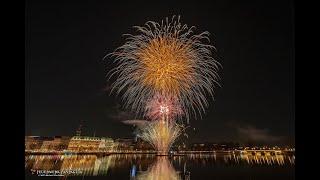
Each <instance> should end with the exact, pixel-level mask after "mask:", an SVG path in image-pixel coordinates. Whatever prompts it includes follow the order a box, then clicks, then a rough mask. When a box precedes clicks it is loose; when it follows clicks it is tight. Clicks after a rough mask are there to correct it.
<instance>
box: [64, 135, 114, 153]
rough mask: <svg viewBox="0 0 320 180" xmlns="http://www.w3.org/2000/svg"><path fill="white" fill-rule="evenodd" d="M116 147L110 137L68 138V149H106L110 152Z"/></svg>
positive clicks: (85, 150)
mask: <svg viewBox="0 0 320 180" xmlns="http://www.w3.org/2000/svg"><path fill="white" fill-rule="evenodd" d="M116 147H117V145H116V143H115V142H114V141H113V139H111V138H100V137H88V136H74V137H72V138H71V139H70V142H69V145H68V148H67V150H68V151H80V152H81V151H84V152H87V151H107V152H111V151H113V150H114V149H115V148H116Z"/></svg>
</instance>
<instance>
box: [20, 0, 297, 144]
mask: <svg viewBox="0 0 320 180" xmlns="http://www.w3.org/2000/svg"><path fill="white" fill-rule="evenodd" d="M116 2H118V4H117V3H111V2H110V1H81V2H79V1H61V2H57V1H41V0H37V1H35V0H28V1H27V4H26V120H25V121H26V135H42V136H53V135H73V134H74V133H75V130H76V128H77V127H78V125H79V122H80V121H84V126H85V128H84V130H83V132H84V133H85V134H87V135H93V133H94V132H95V134H96V136H111V137H114V138H116V137H130V136H132V132H133V130H132V127H130V126H127V125H123V124H122V123H121V122H120V121H121V120H126V119H130V118H133V117H131V116H130V115H128V114H127V113H126V112H124V111H123V110H121V109H120V108H119V104H120V102H119V100H120V99H119V98H114V97H113V96H109V92H108V91H105V89H107V88H106V87H108V86H109V85H110V83H111V82H107V79H106V77H105V75H106V72H107V71H108V68H110V67H109V64H108V63H106V62H104V61H103V60H102V58H103V57H104V56H105V55H106V54H107V53H110V52H112V51H113V50H114V49H115V48H116V47H118V46H120V45H122V44H123V43H124V38H123V37H122V34H124V33H133V32H134V31H133V30H132V28H131V27H132V26H134V25H143V24H144V23H145V22H146V21H148V20H154V21H160V20H161V19H163V18H165V17H171V16H172V15H181V21H182V22H183V23H186V24H188V25H195V26H196V27H197V31H196V32H198V33H200V32H202V31H206V30H207V31H209V32H210V33H211V42H212V44H213V45H214V46H215V47H216V48H217V50H218V51H217V54H216V56H217V59H218V61H219V62H220V63H221V64H222V65H223V69H222V70H221V71H220V74H221V77H222V81H221V84H222V88H218V89H216V97H215V101H211V104H210V107H209V109H208V111H207V114H206V116H205V117H204V118H203V119H202V120H191V124H190V125H191V128H190V129H189V138H190V141H194V142H195V141H229V140H230V141H231V140H232V141H247V140H248V139H251V140H255V141H261V142H268V143H279V144H281V143H282V144H283V143H294V128H295V115H294V103H295V101H294V24H293V22H294V17H293V13H294V11H293V10H294V9H293V3H292V2H291V1H272V0H268V1H257V2H256V1H251V2H249V1H229V0H221V1H213V2H211V3H206V2H202V1H198V0H197V1H192V2H191V1H188V2H183V1H180V2H179V1H178V2H175V3H174V2H165V1H155V2H157V3H152V2H151V1H147V2H148V3H147V2H145V3H142V2H141V3H138V2H136V1H130V2H128V3H122V4H120V2H122V1H116ZM106 61H108V59H107V60H106ZM109 61H111V60H110V59H109ZM193 128H195V130H193Z"/></svg>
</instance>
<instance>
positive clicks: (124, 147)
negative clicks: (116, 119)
mask: <svg viewBox="0 0 320 180" xmlns="http://www.w3.org/2000/svg"><path fill="white" fill-rule="evenodd" d="M116 143H117V145H118V147H117V150H118V151H133V150H135V149H136V142H135V140H134V139H132V138H121V139H116Z"/></svg>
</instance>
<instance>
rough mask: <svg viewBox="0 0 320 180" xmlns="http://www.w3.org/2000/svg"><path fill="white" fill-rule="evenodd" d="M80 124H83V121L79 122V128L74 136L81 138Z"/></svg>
mask: <svg viewBox="0 0 320 180" xmlns="http://www.w3.org/2000/svg"><path fill="white" fill-rule="evenodd" d="M82 123H83V121H80V124H79V127H78V129H77V130H76V136H81V130H82Z"/></svg>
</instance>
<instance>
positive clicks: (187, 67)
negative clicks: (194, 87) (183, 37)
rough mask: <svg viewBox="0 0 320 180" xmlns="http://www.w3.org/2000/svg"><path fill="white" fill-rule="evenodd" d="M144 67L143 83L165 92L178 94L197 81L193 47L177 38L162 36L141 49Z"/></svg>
mask: <svg viewBox="0 0 320 180" xmlns="http://www.w3.org/2000/svg"><path fill="white" fill-rule="evenodd" d="M137 56H138V58H137V60H138V61H139V62H140V63H141V66H142V67H141V68H139V69H138V70H137V72H138V74H140V75H141V76H142V77H141V76H140V77H139V78H141V79H142V83H143V85H145V86H150V87H152V88H154V89H156V90H157V91H160V92H162V93H163V94H177V93H179V92H180V89H181V88H183V89H189V88H190V83H189V82H188V81H193V77H192V74H193V73H194V71H195V69H194V68H193V67H194V66H195V62H194V61H192V60H190V59H192V58H193V57H192V47H191V46H190V44H189V43H181V42H179V41H178V39H177V38H176V37H158V38H156V39H153V40H151V41H150V43H149V44H148V45H147V47H145V48H143V49H141V50H140V51H138V52H137Z"/></svg>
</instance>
